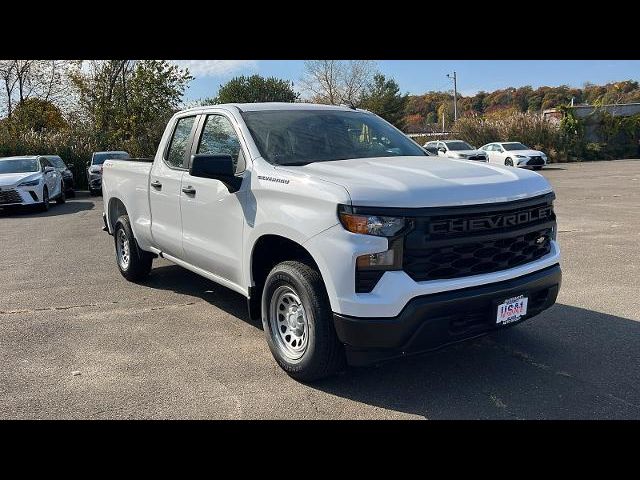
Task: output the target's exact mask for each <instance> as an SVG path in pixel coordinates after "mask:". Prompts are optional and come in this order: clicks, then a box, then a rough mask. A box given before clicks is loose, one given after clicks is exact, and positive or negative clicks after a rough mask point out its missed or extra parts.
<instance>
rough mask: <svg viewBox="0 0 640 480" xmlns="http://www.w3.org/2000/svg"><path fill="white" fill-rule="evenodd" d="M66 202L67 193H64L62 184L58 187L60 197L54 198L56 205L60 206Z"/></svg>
mask: <svg viewBox="0 0 640 480" xmlns="http://www.w3.org/2000/svg"><path fill="white" fill-rule="evenodd" d="M66 201H67V193H66V192H65V191H64V183H63V184H62V185H61V186H60V195H58V198H56V203H57V204H58V205H62V204H63V203H65V202H66Z"/></svg>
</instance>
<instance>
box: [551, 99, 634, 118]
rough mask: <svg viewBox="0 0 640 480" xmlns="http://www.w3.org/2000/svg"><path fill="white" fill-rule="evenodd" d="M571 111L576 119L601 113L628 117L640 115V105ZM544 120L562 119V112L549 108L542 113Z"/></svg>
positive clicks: (618, 104) (607, 106)
mask: <svg viewBox="0 0 640 480" xmlns="http://www.w3.org/2000/svg"><path fill="white" fill-rule="evenodd" d="M571 108H573V110H574V111H575V113H576V117H578V118H586V117H588V116H590V115H593V114H594V113H596V112H598V111H601V112H607V113H610V114H611V115H613V116H614V117H629V116H631V115H635V114H636V113H640V103H616V104H611V105H601V106H599V107H596V106H595V105H574V106H573V107H571ZM542 115H543V116H544V118H557V119H558V120H559V119H560V118H562V112H560V110H558V109H556V108H549V109H547V110H545V111H543V112H542Z"/></svg>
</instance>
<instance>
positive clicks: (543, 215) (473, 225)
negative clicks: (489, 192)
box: [429, 205, 553, 233]
mask: <svg viewBox="0 0 640 480" xmlns="http://www.w3.org/2000/svg"><path fill="white" fill-rule="evenodd" d="M552 214H553V207H551V206H550V205H546V206H544V207H539V208H534V209H531V210H525V211H522V212H516V213H513V214H506V215H503V214H500V215H489V216H486V217H474V218H453V219H445V220H436V221H433V222H431V223H430V224H429V233H450V232H477V231H480V230H492V229H495V228H504V227H515V226H517V225H523V224H526V223H532V222H536V221H539V220H545V219H550V218H551V216H552Z"/></svg>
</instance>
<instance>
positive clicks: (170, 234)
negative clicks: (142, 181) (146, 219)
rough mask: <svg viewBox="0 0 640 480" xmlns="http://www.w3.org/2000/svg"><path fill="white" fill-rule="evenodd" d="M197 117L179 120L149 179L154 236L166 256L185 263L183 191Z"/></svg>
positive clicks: (155, 241)
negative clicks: (182, 186)
mask: <svg viewBox="0 0 640 480" xmlns="http://www.w3.org/2000/svg"><path fill="white" fill-rule="evenodd" d="M195 127H196V116H195V115H191V116H186V117H180V118H178V120H177V121H176V123H175V126H174V129H173V133H172V134H171V138H170V140H169V141H168V142H167V147H166V148H165V149H164V151H163V152H161V155H162V158H161V159H156V161H155V162H153V167H152V168H151V174H150V176H149V206H150V208H151V235H152V237H153V241H154V243H155V244H156V247H157V248H159V249H160V250H161V251H162V252H163V253H167V254H169V255H171V256H173V257H177V258H179V259H181V260H184V254H183V250H182V219H181V216H180V194H181V191H180V188H181V182H182V176H183V175H184V173H185V171H186V169H187V162H188V157H189V154H190V152H191V142H192V141H193V134H194V131H195Z"/></svg>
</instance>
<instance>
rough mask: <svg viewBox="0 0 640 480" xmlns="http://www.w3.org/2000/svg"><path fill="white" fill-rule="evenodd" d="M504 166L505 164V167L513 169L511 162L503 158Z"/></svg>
mask: <svg viewBox="0 0 640 480" xmlns="http://www.w3.org/2000/svg"><path fill="white" fill-rule="evenodd" d="M504 164H505V165H506V166H507V167H513V160H511V159H510V158H505V160H504Z"/></svg>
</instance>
